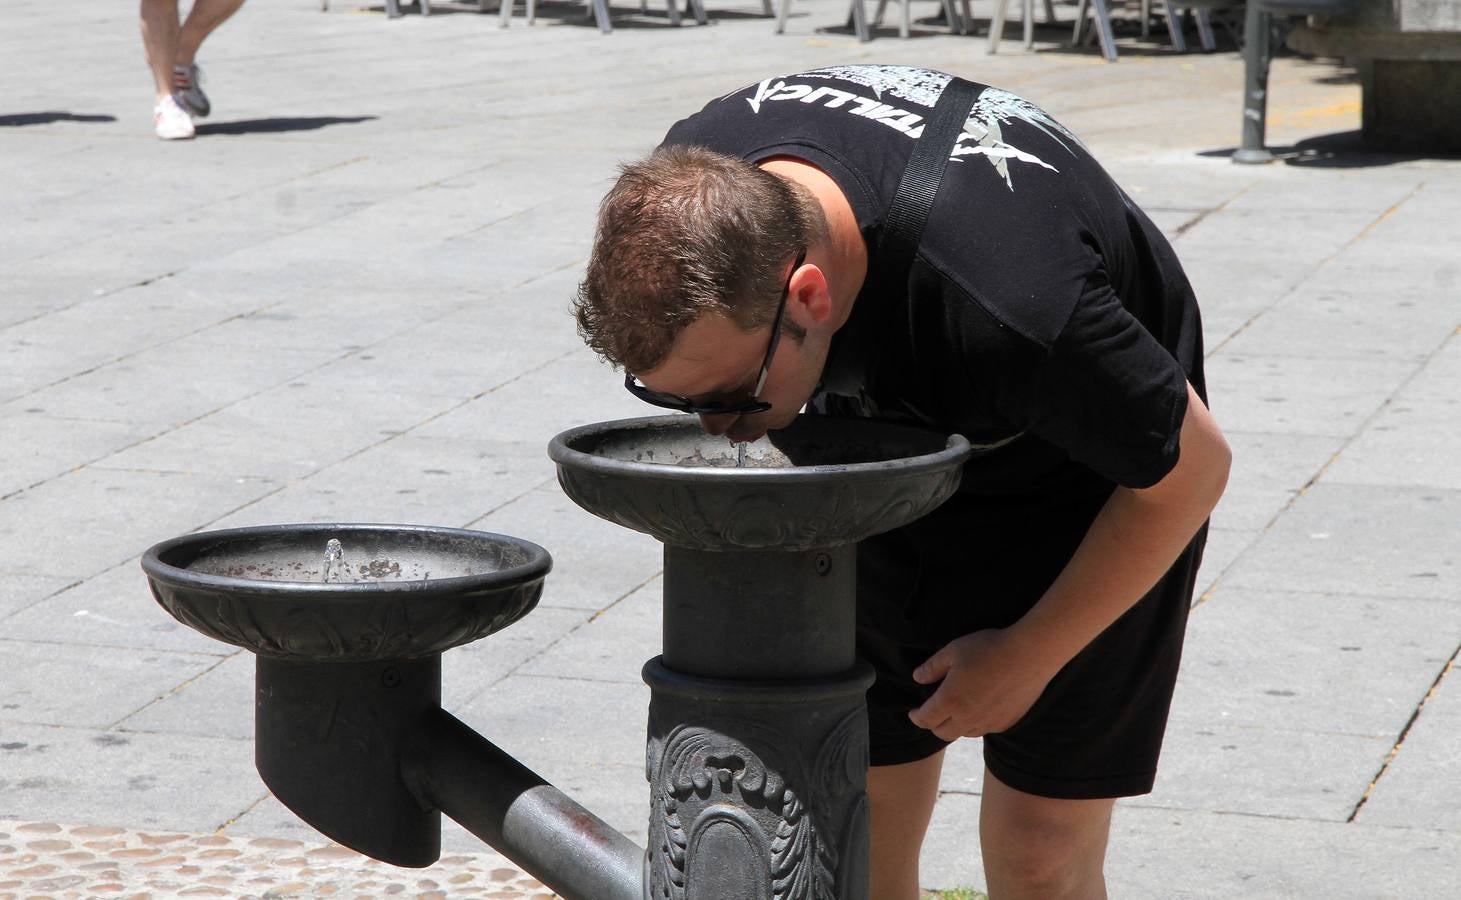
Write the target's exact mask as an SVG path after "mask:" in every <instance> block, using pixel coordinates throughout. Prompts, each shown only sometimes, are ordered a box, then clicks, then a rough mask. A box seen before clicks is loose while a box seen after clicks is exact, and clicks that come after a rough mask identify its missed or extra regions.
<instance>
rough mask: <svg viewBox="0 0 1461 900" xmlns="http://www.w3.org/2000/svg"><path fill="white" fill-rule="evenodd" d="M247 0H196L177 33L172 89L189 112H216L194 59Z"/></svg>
mask: <svg viewBox="0 0 1461 900" xmlns="http://www.w3.org/2000/svg"><path fill="white" fill-rule="evenodd" d="M243 2H244V0H194V2H193V7H192V9H190V10H188V18H187V21H185V22H183V27H182V32H181V34H180V35H179V36H178V50H177V56H176V59H175V62H174V64H173V91H174V92H175V93H176V94H177V96H178V99H179V100H180V101H181V102H182V104H183V106H185V107H186V108H187V110H188V112H189V113H191V114H192V115H194V116H197V117H199V118H201V117H203V116H206V115H208V114H209V113H210V112H212V111H213V107H212V104H210V103H209V102H208V95H207V94H205V93H203V73H202V71H201V70H200V69H199V68H198V64H197V63H196V62H194V59H195V58H196V57H197V55H198V48H199V47H201V46H202V45H203V41H205V40H206V39H207V38H208V35H210V34H212V33H213V31H214V29H216V28H217V27H218V26H219V25H222V24H223V23H224V22H225V21H226V20H227V19H228V17H229V16H231V15H233V14H234V13H235V12H237V11H238V8H239V7H240V6H242V5H243Z"/></svg>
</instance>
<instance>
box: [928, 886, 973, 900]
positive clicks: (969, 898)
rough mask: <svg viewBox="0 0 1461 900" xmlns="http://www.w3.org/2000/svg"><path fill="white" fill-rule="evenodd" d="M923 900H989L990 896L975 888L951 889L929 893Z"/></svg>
mask: <svg viewBox="0 0 1461 900" xmlns="http://www.w3.org/2000/svg"><path fill="white" fill-rule="evenodd" d="M923 900H989V895H988V894H986V893H984V892H983V891H976V890H974V889H973V888H950V889H949V890H946V891H928V892H927V893H925V894H924V895H923Z"/></svg>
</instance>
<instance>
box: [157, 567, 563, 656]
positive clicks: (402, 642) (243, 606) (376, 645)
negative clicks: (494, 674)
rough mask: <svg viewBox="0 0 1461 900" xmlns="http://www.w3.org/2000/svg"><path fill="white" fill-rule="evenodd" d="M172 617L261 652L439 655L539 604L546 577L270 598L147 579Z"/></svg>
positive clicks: (495, 629)
mask: <svg viewBox="0 0 1461 900" xmlns="http://www.w3.org/2000/svg"><path fill="white" fill-rule="evenodd" d="M151 586H152V596H153V598H154V599H156V600H157V602H158V604H159V605H161V606H162V608H163V609H165V610H167V611H168V612H169V613H170V614H171V615H172V617H173V618H175V619H177V620H178V621H179V622H181V623H183V624H184V625H187V626H188V627H190V628H193V629H196V630H197V631H200V632H202V633H203V634H205V635H207V636H208V637H211V638H214V639H215V640H220V641H223V642H225V643H229V644H233V645H234V646H236V647H243V648H245V649H247V650H252V651H254V652H255V653H257V654H259V655H260V656H269V657H274V658H278V659H295V660H312V661H320V662H326V661H329V662H365V661H368V660H380V659H402V658H411V657H419V656H428V655H431V654H435V653H441V652H443V651H445V650H447V649H449V648H451V647H456V646H459V645H461V644H465V643H469V642H471V641H475V640H477V639H478V638H481V637H485V636H486V635H489V634H491V633H493V632H494V631H499V630H501V629H503V628H506V627H507V626H508V625H511V624H512V623H513V622H516V621H517V620H518V619H520V618H522V617H523V616H525V615H527V614H528V613H529V612H531V611H532V609H533V607H535V606H537V604H538V598H539V596H540V595H541V594H542V592H543V581H542V579H541V578H540V579H537V580H535V581H530V582H527V583H525V584H519V585H515V586H512V587H508V588H494V589H490V590H483V591H477V592H469V593H464V594H463V595H460V596H454V597H450V598H440V597H428V596H423V595H421V594H414V593H412V592H409V591H392V592H381V593H373V594H357V595H355V596H353V597H349V598H346V597H341V596H334V597H329V598H327V599H326V598H313V599H311V598H300V597H294V596H290V597H271V596H262V595H255V594H249V593H247V592H242V591H240V592H228V593H225V592H220V591H216V590H209V589H193V588H189V587H184V586H177V585H169V584H161V583H159V582H156V581H153V582H151Z"/></svg>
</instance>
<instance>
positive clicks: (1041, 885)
mask: <svg viewBox="0 0 1461 900" xmlns="http://www.w3.org/2000/svg"><path fill="white" fill-rule="evenodd" d="M1115 803H1116V801H1115V800H1110V799H1100V800H1057V799H1053V798H1050V797H1039V796H1036V795H1034V794H1027V793H1024V792H1023V791H1017V790H1015V789H1014V788H1012V787H1010V786H1009V785H1006V784H1004V783H1003V782H1001V781H1000V780H999V779H998V778H995V777H994V776H993V775H991V774H990V772H989V770H988V769H985V770H984V793H983V796H982V797H981V799H980V806H979V844H980V849H981V851H982V852H983V856H984V876H985V880H986V881H987V882H988V888H989V896H990V900H1022V898H1033V900H1105V897H1106V876H1105V862H1106V840H1107V838H1108V837H1109V836H1110V833H1111V809H1112V807H1113V806H1114V805H1115Z"/></svg>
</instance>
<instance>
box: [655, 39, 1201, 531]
mask: <svg viewBox="0 0 1461 900" xmlns="http://www.w3.org/2000/svg"><path fill="white" fill-rule="evenodd" d="M949 79H950V76H949V75H947V74H944V73H941V72H934V71H930V70H927V69H919V68H912V67H906V66H870V65H869V66H839V67H835V68H827V69H817V70H814V71H810V72H803V73H800V74H794V75H781V76H776V77H772V78H768V79H766V80H764V81H761V82H759V83H757V84H753V85H751V86H749V87H747V88H744V89H742V90H739V91H736V92H734V93H731V94H728V95H726V96H724V97H721V98H719V99H717V100H714V101H712V102H711V103H709V104H708V105H706V107H705V108H704V109H703V110H701V111H700V112H698V113H696V114H694V115H692V116H690V117H689V118H687V119H684V120H683V121H681V122H679V123H677V124H676V125H675V126H674V127H673V128H671V129H670V132H669V134H668V135H667V136H666V138H665V144H687V145H697V146H702V147H706V148H708V149H711V150H716V151H720V152H722V153H728V154H732V155H735V156H738V157H741V158H743V159H746V160H749V161H751V162H759V161H762V160H765V159H767V158H769V157H773V156H790V157H796V158H799V159H803V160H806V161H807V162H810V163H812V164H814V165H816V166H818V167H819V168H821V169H822V170H824V171H825V172H826V173H827V174H828V175H829V176H831V177H832V178H833V179H834V180H835V181H836V183H837V184H838V186H839V187H840V188H841V189H842V191H843V193H844V194H845V195H846V196H847V199H848V201H849V203H850V204H851V206H852V209H853V211H854V213H855V214H856V216H857V221H858V223H859V225H860V227H861V229H862V232H863V236H864V239H865V240H866V241H867V244H868V248H869V254H868V256H869V272H868V276H867V278H866V280H865V281H864V286H863V290H862V292H861V293H860V294H859V295H858V298H857V300H856V302H855V303H854V306H853V312H852V315H851V317H850V319H849V320H848V322H847V324H846V325H844V326H843V328H841V329H840V330H839V331H838V333H837V335H836V336H835V337H834V339H833V345H832V351H831V354H830V356H829V359H828V364H827V367H826V369H825V370H824V372H823V378H822V384H821V387H820V389H819V393H818V395H817V396H815V397H814V399H813V403H812V406H813V408H814V409H816V410H820V411H825V412H831V413H840V414H853V415H863V416H874V417H879V418H887V419H894V420H901V421H906V422H913V423H918V424H923V425H925V426H929V427H933V428H939V429H943V430H945V431H947V432H957V433H960V434H963V435H964V436H966V437H967V438H969V440H970V442H971V443H973V444H975V445H976V448H978V449H979V452H978V453H977V454H976V456H975V458H974V459H972V460H971V461H970V463H969V465H968V466H967V467H966V470H965V475H964V483H963V485H962V487H961V490H960V494H961V497H962V498H963V500H964V501H966V502H965V503H961V504H955V505H956V506H966V509H967V508H968V506H967V504H968V502H969V501H973V502H974V506H975V507H983V508H986V509H987V508H988V507H990V505H991V504H993V506H994V507H996V508H998V507H1008V506H1009V505H1010V504H1011V503H1013V504H1015V505H1020V504H1024V505H1029V504H1031V503H1033V504H1035V505H1038V506H1042V507H1047V508H1048V507H1050V506H1051V505H1052V504H1053V506H1055V507H1060V506H1062V503H1061V498H1062V497H1064V498H1065V499H1066V500H1069V499H1071V497H1072V496H1083V497H1085V498H1086V502H1078V503H1076V504H1075V505H1076V506H1079V507H1081V509H1082V512H1081V514H1080V518H1082V519H1084V520H1085V521H1089V518H1088V517H1089V515H1092V514H1093V511H1094V508H1096V507H1097V506H1098V505H1099V501H1100V499H1101V498H1103V497H1104V496H1105V495H1106V494H1109V492H1110V489H1111V485H1112V484H1113V483H1114V484H1122V485H1126V486H1129V487H1145V486H1149V485H1151V484H1154V483H1156V482H1157V481H1159V480H1160V479H1161V478H1162V477H1163V476H1164V475H1165V474H1166V473H1167V472H1168V471H1170V469H1171V468H1172V466H1173V465H1175V463H1176V460H1177V452H1178V445H1177V439H1178V433H1179V430H1180V428H1181V423H1182V417H1183V415H1184V413H1185V411H1186V407H1187V394H1186V382H1187V381H1188V380H1190V381H1191V382H1192V383H1193V384H1194V385H1195V386H1196V388H1197V390H1198V392H1199V394H1202V392H1203V390H1204V386H1203V379H1202V347H1201V328H1200V325H1199V321H1198V312H1197V304H1196V300H1195V298H1194V297H1193V294H1192V289H1191V287H1190V286H1189V284H1188V282H1187V279H1186V277H1185V275H1184V274H1183V272H1182V269H1181V266H1180V265H1179V264H1178V262H1177V259H1176V256H1175V255H1174V254H1173V252H1172V249H1171V247H1170V246H1169V245H1168V243H1167V241H1166V240H1165V238H1163V236H1162V235H1161V233H1160V232H1159V231H1158V230H1157V228H1156V227H1155V226H1154V225H1153V224H1152V223H1151V221H1150V220H1149V219H1148V218H1147V217H1146V216H1145V215H1144V214H1143V213H1142V212H1141V211H1140V210H1139V209H1138V208H1137V207H1136V205H1135V204H1134V203H1132V202H1131V200H1130V199H1129V198H1128V197H1127V196H1126V194H1125V193H1123V192H1122V190H1121V189H1120V188H1119V187H1118V186H1117V185H1116V184H1115V182H1114V181H1112V179H1111V177H1110V176H1109V175H1108V174H1107V173H1106V172H1105V171H1104V170H1103V169H1102V168H1101V167H1100V165H1099V164H1098V163H1097V162H1096V161H1095V160H1094V159H1093V158H1092V157H1091V155H1090V154H1089V152H1088V151H1087V150H1086V149H1085V147H1084V146H1082V144H1081V143H1080V141H1079V140H1078V139H1077V138H1076V137H1075V136H1074V135H1073V134H1071V133H1070V132H1069V131H1068V130H1066V129H1065V128H1064V127H1063V126H1061V125H1060V124H1059V123H1058V122H1056V121H1055V120H1054V119H1052V118H1051V117H1050V116H1049V115H1048V114H1046V113H1045V112H1044V111H1042V110H1040V109H1039V108H1038V107H1036V106H1034V105H1033V104H1031V103H1029V102H1027V101H1025V100H1023V99H1021V98H1019V97H1016V96H1015V95H1013V94H1010V93H1008V92H1006V91H1001V90H998V89H995V88H989V87H983V88H982V93H980V94H979V98H978V100H977V101H976V102H975V105H974V109H973V111H972V113H971V114H970V116H969V118H968V121H967V122H966V123H965V126H964V133H963V134H962V135H961V137H960V140H959V142H958V144H957V145H956V147H955V149H954V152H953V155H952V156H951V158H950V162H949V164H948V166H947V168H946V170H945V173H944V179H943V182H942V185H941V186H940V189H939V192H938V196H937V198H936V199H935V201H934V204H933V208H932V212H931V214H930V216H929V219H928V224H927V226H926V228H925V230H924V233H923V237H922V240H921V243H920V246H919V250H918V254H917V257H916V258H915V260H914V262H913V265H912V268H911V270H910V272H909V273H908V277H907V285H906V287H907V290H906V291H903V290H896V291H891V292H889V291H886V290H883V291H879V290H878V289H877V288H876V287H875V286H876V285H878V284H879V283H880V282H882V281H883V279H882V277H881V276H880V273H878V272H877V271H876V265H877V255H876V248H877V245H878V238H879V234H880V231H881V227H882V222H883V220H884V218H885V216H886V214H887V212H888V208H889V206H890V205H891V203H892V199H893V197H894V195H895V193H896V191H897V187H898V182H899V179H900V178H901V177H902V173H903V169H904V166H905V164H906V162H907V160H908V157H909V154H910V153H911V151H912V148H913V146H914V139H915V138H917V137H918V136H919V135H921V134H922V123H923V119H924V118H925V117H926V116H928V115H929V114H930V113H931V110H932V107H933V105H934V103H935V102H936V101H937V99H938V97H939V94H940V93H941V92H942V91H943V89H944V87H945V85H947V84H948V83H949ZM895 283H896V282H895ZM890 293H892V294H897V296H889V295H888V294H890Z"/></svg>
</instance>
